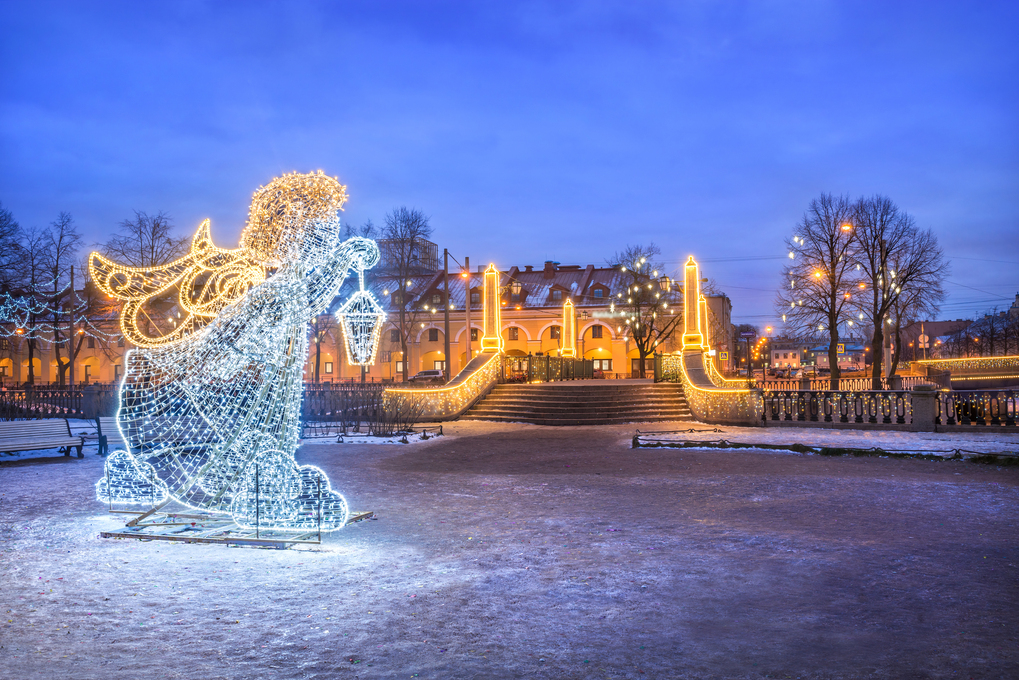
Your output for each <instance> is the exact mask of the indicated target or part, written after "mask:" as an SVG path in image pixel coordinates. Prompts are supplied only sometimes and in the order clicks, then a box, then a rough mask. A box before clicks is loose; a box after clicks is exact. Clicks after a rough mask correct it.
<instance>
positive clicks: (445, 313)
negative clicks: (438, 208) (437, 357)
mask: <svg viewBox="0 0 1019 680" xmlns="http://www.w3.org/2000/svg"><path fill="white" fill-rule="evenodd" d="M442 280H443V284H442V285H443V289H442V296H443V298H444V300H443V310H442V328H443V333H445V336H446V337H445V338H444V340H445V342H444V343H443V348H444V349H445V351H446V356H445V357H444V359H445V361H444V362H443V365H444V366H445V367H446V370H445V371H444V373H445V374H446V382H449V378H450V375H451V371H452V370H453V367H452V365H451V364H450V359H449V349H450V347H449V249H448V248H443V249H442Z"/></svg>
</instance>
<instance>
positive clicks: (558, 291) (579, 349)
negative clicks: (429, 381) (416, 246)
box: [0, 262, 731, 385]
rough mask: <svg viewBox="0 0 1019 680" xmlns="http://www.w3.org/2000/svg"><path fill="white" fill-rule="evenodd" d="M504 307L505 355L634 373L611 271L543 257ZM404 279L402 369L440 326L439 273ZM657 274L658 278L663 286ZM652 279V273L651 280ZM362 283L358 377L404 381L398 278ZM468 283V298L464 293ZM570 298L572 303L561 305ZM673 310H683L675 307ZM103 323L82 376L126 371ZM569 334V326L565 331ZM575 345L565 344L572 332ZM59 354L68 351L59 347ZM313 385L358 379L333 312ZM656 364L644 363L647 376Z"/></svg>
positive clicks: (463, 313)
mask: <svg viewBox="0 0 1019 680" xmlns="http://www.w3.org/2000/svg"><path fill="white" fill-rule="evenodd" d="M486 268H487V266H485V267H479V268H478V271H474V272H472V273H471V274H470V277H469V278H468V277H465V276H463V275H461V274H460V273H459V272H455V273H451V274H450V277H449V281H450V294H449V303H450V315H449V316H450V324H449V325H450V354H451V355H452V357H451V358H450V361H449V363H450V369H451V373H450V374H451V375H455V374H456V373H457V372H459V371H460V369H461V368H463V366H465V365H466V363H467V356H468V344H469V345H470V353H471V355H472V356H476V355H477V354H478V353H479V352H480V351H481V339H482V337H483V335H484V319H482V293H483V284H484V278H483V277H484V273H483V271H484V269H486ZM497 275H498V279H499V300H500V304H501V319H500V326H501V337H502V343H503V350H504V351H505V353H506V354H507V355H508V356H510V357H513V356H518V357H525V356H527V355H551V356H562V355H564V354H565V355H566V356H569V355H570V354H571V352H570V347H569V345H572V350H573V352H574V353H575V354H574V356H577V357H582V358H584V359H590V360H592V361H593V363H594V369H595V371H600V372H601V374H602V375H604V376H605V377H606V378H616V377H620V378H624V377H625V378H628V377H631V376H634V375H638V374H639V373H640V369H641V367H640V365H639V363H640V362H639V352H638V350H637V347H636V344H635V343H634V342H633V341H632V339H631V337H630V335H629V332H628V331H629V329H628V327H627V326H626V325H625V323H624V322H623V320H622V319H620V318H619V316H618V314H617V313H614V312H613V300H616V301H618V300H619V299H620V298H619V295H620V294H621V293H622V292H623V291H625V290H626V288H627V286H628V285H629V283H630V281H631V279H629V278H628V276H627V275H626V274H624V273H622V272H621V271H619V269H618V268H609V267H595V266H594V265H587V266H586V267H584V266H580V265H565V266H564V265H560V264H558V263H555V262H546V263H545V264H544V266H543V267H541V268H534V267H532V266H525V267H523V268H522V269H521V268H519V267H510V268H509V269H507V270H506V271H499V272H497ZM408 280H409V281H410V285H409V288H408V290H409V294H410V300H409V301H408V305H407V308H406V311H405V321H406V323H405V326H406V327H407V328H408V329H409V330H410V333H409V338H408V343H407V355H408V357H407V361H408V366H407V373H408V375H409V376H410V375H414V374H415V373H417V372H418V371H421V370H427V369H436V368H439V369H441V368H444V367H445V362H446V360H447V358H446V356H445V333H444V323H443V311H442V310H443V305H444V304H445V303H446V294H445V292H444V289H443V272H442V271H429V272H426V273H422V274H415V275H412V276H410V277H409V278H408ZM665 281H667V280H664V279H663V281H662V285H665ZM654 282H655V285H658V284H659V280H658V279H655V280H654ZM357 286H358V284H357V281H356V279H348V281H347V282H346V283H345V284H344V287H343V288H342V289H341V290H340V293H339V295H338V296H337V299H336V301H335V303H334V308H338V307H339V306H340V304H342V303H343V302H344V301H345V300H346V299H347V298H349V297H350V295H352V294H353V292H354V291H355V290H356V289H357ZM366 286H367V287H368V288H369V289H370V290H371V292H372V293H373V294H374V296H375V297H376V299H377V300H378V301H379V302H380V303H381V305H382V307H383V308H384V310H385V312H386V314H387V319H386V322H385V324H384V326H383V330H382V334H381V339H380V346H379V351H378V354H377V356H376V362H375V364H374V365H373V366H371V367H369V368H368V369H367V370H366V371H365V379H366V380H370V381H379V380H386V381H389V380H396V381H399V380H402V377H403V361H404V357H403V353H402V348H401V343H400V332H399V305H398V304H397V303H398V293H395V292H394V291H395V290H396V288H397V286H396V285H395V279H394V278H392V277H389V276H385V275H375V276H369V277H368V278H367V280H366ZM468 290H470V295H469V296H468ZM468 300H469V301H470V316H471V323H470V328H471V332H470V333H468V331H467V319H466V317H467V304H468ZM567 301H569V302H570V303H571V304H570V305H567ZM706 301H707V307H708V315H709V319H710V324H709V325H710V333H709V335H710V337H711V345H712V347H713V348H716V349H719V350H722V349H730V347H729V345H728V344H727V343H728V340H727V339H726V338H727V336H728V335H730V333H729V332H728V329H729V328H730V324H729V310H730V309H731V305H730V304H729V301H728V298H726V297H725V296H709V297H708V298H707V299H706ZM571 307H572V317H573V328H572V329H571V328H570V327H569V323H568V322H566V320H565V317H564V309H570V308H571ZM676 313H681V307H680V306H679V305H677V306H676ZM101 327H102V328H103V330H104V331H105V332H107V333H108V334H110V336H111V339H110V340H103V339H100V338H86V339H85V341H84V342H83V344H82V347H81V350H80V352H79V354H78V357H77V360H76V362H75V369H74V379H75V382H76V383H82V382H103V383H109V382H115V381H117V380H119V378H120V377H121V376H122V375H123V357H124V353H125V352H126V351H127V350H128V349H130V348H131V344H130V343H129V342H125V340H124V339H123V338H121V337H120V335H119V328H118V326H117V323H116V321H114V320H113V319H112V318H111V319H109V320H108V321H104V322H103V324H102V326H101ZM571 331H572V332H571ZM571 335H572V336H573V337H572V342H570V340H571V337H570V336H571ZM681 336H682V324H681V323H680V324H679V328H678V330H677V332H676V333H675V334H674V335H673V336H672V338H670V339H668V340H666V341H665V343H664V345H663V346H660V347H659V348H657V349H658V351H661V352H673V351H678V350H679V349H680V341H681ZM37 346H38V350H37V352H36V358H35V366H36V370H35V375H36V378H35V380H36V383H37V384H47V383H52V382H56V381H57V379H58V372H57V368H56V361H55V358H54V352H53V347H52V345H50V344H49V343H46V342H42V341H39V342H37ZM64 355H65V356H66V352H64ZM316 367H317V377H318V381H319V382H335V381H340V380H343V381H347V380H360V379H361V368H360V367H359V366H355V365H351V364H350V363H349V361H348V357H347V351H346V348H345V346H344V343H343V338H342V337H341V331H340V326H339V324H338V323H337V322H336V320H335V318H334V316H333V315H332V313H330V314H326V315H323V316H321V317H319V318H318V319H317V320H316V321H315V323H313V324H311V326H310V329H309V352H308V362H307V366H306V373H305V375H306V379H307V380H308V381H314V380H315V379H316ZM652 370H653V367H652V365H651V360H650V359H649V360H648V365H647V366H646V367H645V369H644V372H645V374H648V373H650V372H651V371H652ZM0 377H2V379H3V381H4V384H6V385H11V384H12V382H13V383H23V382H24V381H25V380H27V377H28V370H27V348H26V347H25V341H24V340H23V339H20V338H10V339H8V340H7V342H6V343H0Z"/></svg>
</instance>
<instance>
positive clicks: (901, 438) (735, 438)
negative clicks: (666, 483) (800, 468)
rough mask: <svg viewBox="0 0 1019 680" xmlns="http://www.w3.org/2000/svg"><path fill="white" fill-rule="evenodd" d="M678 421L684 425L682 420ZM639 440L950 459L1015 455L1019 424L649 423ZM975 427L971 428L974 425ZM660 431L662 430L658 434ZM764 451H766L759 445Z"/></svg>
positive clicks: (1018, 437)
mask: <svg viewBox="0 0 1019 680" xmlns="http://www.w3.org/2000/svg"><path fill="white" fill-rule="evenodd" d="M682 425H686V423H683V424H682ZM636 427H637V428H638V429H639V430H640V432H641V435H642V436H643V437H644V438H649V439H656V440H661V441H663V442H664V441H677V442H689V443H691V444H693V443H695V442H698V441H718V440H720V439H722V440H725V441H728V442H737V443H740V444H767V445H770V446H783V445H793V444H802V445H805V446H811V447H815V448H816V447H828V448H852V449H873V448H877V449H881V450H883V451H888V452H909V453H924V454H933V455H939V456H944V457H951V456H953V455H955V454H956V453H963V454H965V453H981V454H988V453H990V454H1008V455H1016V454H1019V428H1010V429H1008V430H1006V429H1004V428H984V429H983V430H981V431H974V432H953V433H938V432H896V431H883V430H828V429H815V428H805V427H803V428H797V427H781V428H778V427H729V426H718V427H715V426H713V425H702V424H699V423H694V424H691V425H690V427H684V428H683V429H682V430H681V431H678V432H677V431H674V430H676V429H678V428H676V427H675V426H674V425H668V424H666V425H663V426H657V425H654V424H651V423H648V424H646V425H645V426H643V427H642V426H641V425H637V426H636ZM974 429H976V428H974ZM659 433H661V434H659ZM762 450H766V449H762Z"/></svg>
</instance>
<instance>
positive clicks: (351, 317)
mask: <svg viewBox="0 0 1019 680" xmlns="http://www.w3.org/2000/svg"><path fill="white" fill-rule="evenodd" d="M374 255H375V259H374V261H372V262H371V264H369V265H367V266H369V267H371V266H374V265H375V263H376V262H378V259H379V258H378V249H377V248H376V250H375V253H374ZM363 261H365V262H367V261H368V259H367V258H366V259H365V260H363ZM357 280H358V284H359V286H360V289H359V290H358V291H357V292H356V293H354V294H353V295H351V296H350V299H349V300H347V302H346V303H344V305H343V306H342V307H340V311H338V312H337V313H336V318H337V319H339V321H340V326H341V327H342V329H343V337H344V338H346V339H347V362H348V363H350V365H352V366H371V365H372V364H374V363H375V355H376V353H377V352H378V350H379V337H380V335H381V333H382V324H383V323H384V322H385V320H386V313H385V312H384V311H383V310H382V306H381V305H379V303H378V302H377V301H376V300H375V298H374V297H372V294H371V293H369V292H368V291H366V290H365V289H364V268H359V269H358V271H357Z"/></svg>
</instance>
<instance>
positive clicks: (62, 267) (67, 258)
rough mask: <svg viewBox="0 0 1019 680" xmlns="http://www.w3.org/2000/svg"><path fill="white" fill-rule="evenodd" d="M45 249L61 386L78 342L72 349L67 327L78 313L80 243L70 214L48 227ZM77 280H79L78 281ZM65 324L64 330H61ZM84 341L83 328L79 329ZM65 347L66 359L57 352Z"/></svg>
mask: <svg viewBox="0 0 1019 680" xmlns="http://www.w3.org/2000/svg"><path fill="white" fill-rule="evenodd" d="M43 234H44V240H45V248H44V250H43V260H44V263H45V265H46V272H47V274H49V275H50V276H51V277H52V282H53V297H52V298H51V300H50V306H51V308H52V314H53V351H54V357H55V359H56V362H57V380H58V382H59V383H60V384H61V385H63V384H65V383H66V381H67V370H68V368H70V367H71V365H72V362H73V361H74V359H75V358H77V356H78V351H79V350H81V342H80V340H79V342H78V346H77V348H75V347H73V345H74V338H73V337H72V331H71V328H70V327H71V326H72V325H73V322H74V319H75V316H76V315H77V313H79V312H80V310H78V309H76V308H77V306H78V299H77V295H76V294H75V290H74V287H75V286H74V273H73V267H74V262H75V261H76V259H77V257H78V251H80V250H81V247H82V245H83V244H84V240H83V239H82V237H81V234H80V233H78V228H77V226H76V225H75V224H74V218H72V217H71V214H70V213H67V212H62V213H60V215H59V216H58V217H57V219H56V220H54V221H53V222H52V223H51V224H50V226H49V228H48V229H47V230H46V231H45V232H43ZM80 280H81V279H79V282H80ZM65 324H66V326H67V327H66V328H65V327H63V326H64V325H65ZM81 334H82V338H81V340H84V329H82V333H81ZM64 347H66V348H67V354H68V356H67V358H66V359H65V358H64V357H62V356H61V349H63V348H64Z"/></svg>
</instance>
